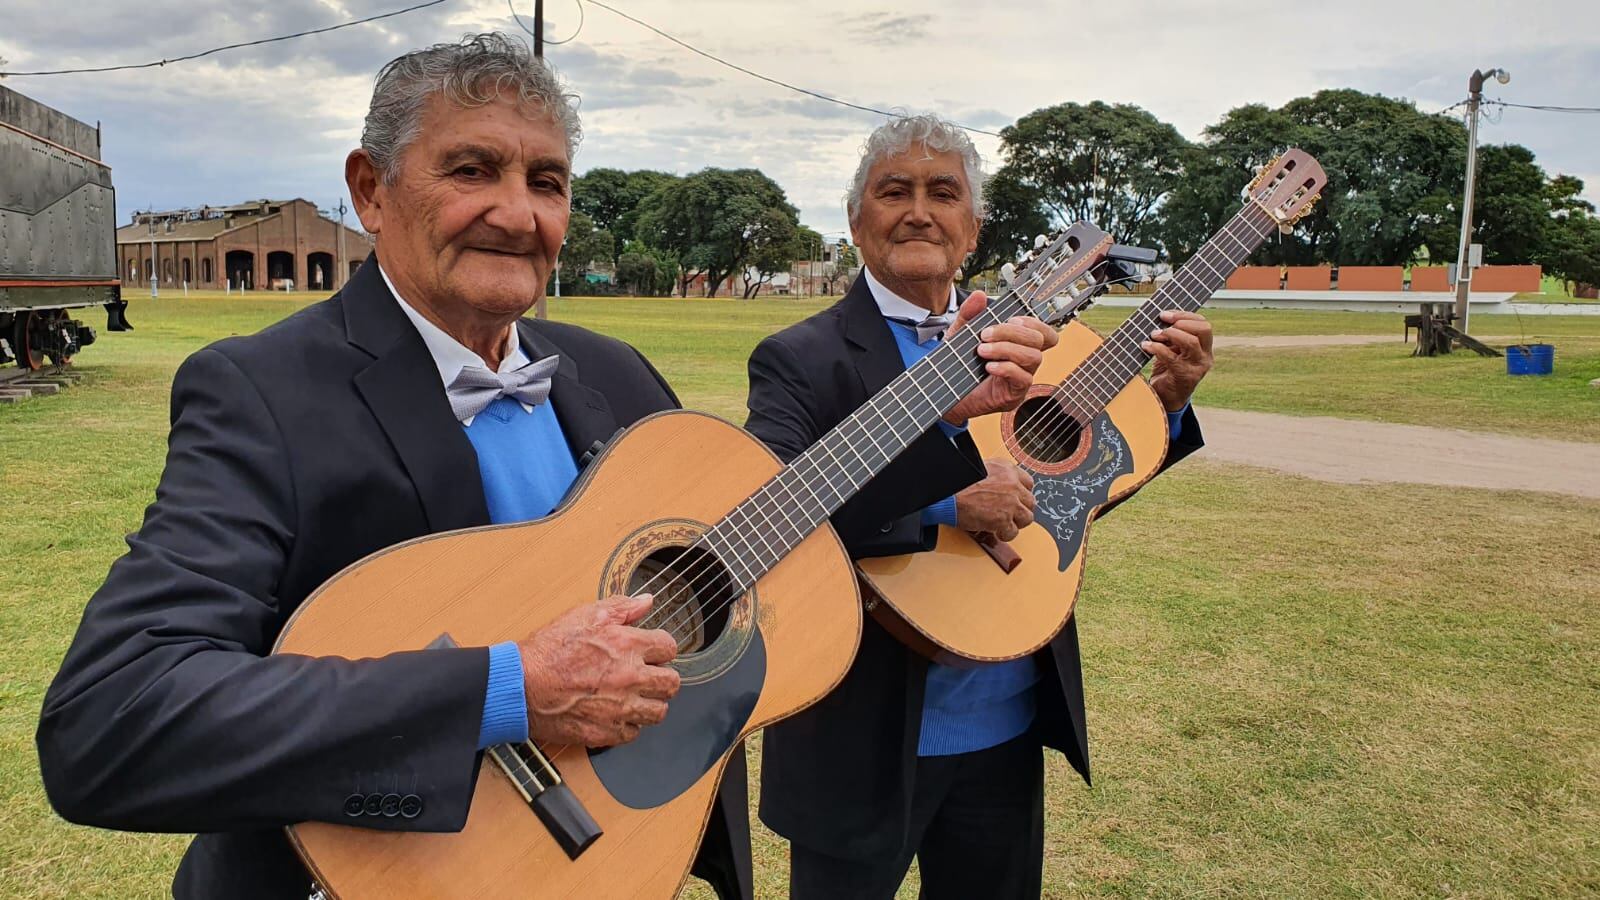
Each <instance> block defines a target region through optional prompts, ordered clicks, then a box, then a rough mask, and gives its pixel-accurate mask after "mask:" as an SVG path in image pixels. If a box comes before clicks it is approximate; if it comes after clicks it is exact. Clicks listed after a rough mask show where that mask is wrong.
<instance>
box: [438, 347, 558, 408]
mask: <svg viewBox="0 0 1600 900" xmlns="http://www.w3.org/2000/svg"><path fill="white" fill-rule="evenodd" d="M560 362H561V357H559V356H546V357H545V358H544V359H541V360H539V361H538V362H531V363H528V364H527V365H525V366H522V367H521V368H518V369H515V370H513V371H510V372H506V373H505V374H501V373H499V372H491V371H489V370H488V369H485V368H484V367H482V366H464V367H462V369H461V373H460V374H459V375H457V376H456V380H455V381H452V382H450V386H449V387H448V388H446V389H445V394H446V395H447V396H448V397H449V398H450V411H451V412H453V413H455V415H456V421H458V422H465V421H466V420H468V419H470V418H472V417H473V416H475V415H477V414H478V413H481V412H483V411H484V409H485V408H486V407H487V406H488V405H489V404H491V403H493V402H494V401H496V400H498V399H500V398H501V397H515V398H516V399H518V400H521V401H522V402H523V403H526V404H528V405H529V406H538V405H539V404H541V403H543V402H544V401H545V398H546V397H549V396H550V376H551V375H554V374H555V371H556V366H557V365H558V364H559V363H560Z"/></svg>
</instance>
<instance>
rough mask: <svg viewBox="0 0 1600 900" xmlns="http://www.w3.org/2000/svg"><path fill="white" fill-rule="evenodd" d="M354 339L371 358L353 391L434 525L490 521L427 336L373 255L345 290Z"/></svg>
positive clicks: (473, 458) (473, 457) (472, 456)
mask: <svg viewBox="0 0 1600 900" xmlns="http://www.w3.org/2000/svg"><path fill="white" fill-rule="evenodd" d="M340 298H341V302H342V304H343V306H344V314H345V328H346V331H347V334H348V337H349V341H350V343H351V344H352V345H354V346H356V347H358V348H359V349H361V350H362V351H364V352H366V353H367V354H368V355H370V356H372V357H373V361H372V364H371V365H369V366H367V368H365V369H363V370H362V371H360V372H358V373H357V374H356V376H355V385H356V390H357V391H359V392H360V393H361V397H362V399H363V400H365V401H366V404H367V408H368V409H370V410H372V415H373V416H374V417H375V418H376V419H377V420H378V425H379V427H381V428H382V429H383V432H384V434H385V435H387V436H388V438H389V442H390V443H391V444H392V445H393V446H394V449H395V453H397V454H398V455H399V457H400V462H401V464H402V465H404V466H405V470H406V474H407V475H409V476H410V478H411V482H412V484H413V485H415V486H416V490H417V497H418V499H419V500H420V501H421V502H422V510H423V514H424V515H425V516H426V518H427V520H428V528H429V529H430V530H431V531H450V530H453V529H456V528H468V527H472V526H474V525H487V524H488V523H489V508H488V506H487V504H486V503H485V502H484V498H483V480H482V476H481V475H480V474H479V472H478V455H477V453H476V452H475V451H474V450H473V449H472V442H470V441H468V440H467V435H466V431H465V430H464V429H462V427H461V425H460V423H459V422H457V421H456V417H455V415H454V414H453V413H451V411H450V402H449V400H447V399H446V398H445V393H444V385H442V384H440V383H439V370H438V368H437V366H435V364H434V362H433V356H432V355H431V354H430V353H429V352H428V347H427V345H426V344H424V343H423V342H422V337H421V336H420V335H418V334H417V330H416V329H415V328H414V327H412V325H411V322H410V321H409V320H407V319H406V316H405V313H404V312H402V311H401V309H400V306H399V302H398V301H397V300H395V299H394V296H393V295H392V294H390V293H389V289H388V286H387V285H385V284H384V283H383V278H382V276H381V275H379V273H378V264H377V260H376V258H375V257H368V258H367V261H366V263H364V264H363V265H362V266H361V268H360V270H359V271H357V272H356V274H355V275H354V276H353V277H352V278H351V279H350V283H349V284H348V285H346V286H345V289H344V290H343V291H342V292H341V294H340Z"/></svg>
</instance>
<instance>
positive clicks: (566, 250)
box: [561, 212, 616, 279]
mask: <svg viewBox="0 0 1600 900" xmlns="http://www.w3.org/2000/svg"><path fill="white" fill-rule="evenodd" d="M615 248H616V240H615V239H614V238H613V237H612V236H611V232H609V231H606V230H605V229H599V228H595V226H594V220H593V219H591V218H589V217H588V216H587V215H586V214H584V213H581V212H574V213H573V214H572V218H571V219H569V220H568V222H567V240H566V243H565V244H564V245H563V246H562V248H561V269H562V271H563V272H565V273H567V275H568V277H569V278H573V279H578V278H582V277H583V276H584V275H586V274H588V272H589V270H590V269H591V268H592V267H593V266H594V264H595V263H597V262H600V261H602V260H603V261H606V262H610V261H611V258H612V254H613V252H614V250H615Z"/></svg>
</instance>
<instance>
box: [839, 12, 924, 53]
mask: <svg viewBox="0 0 1600 900" xmlns="http://www.w3.org/2000/svg"><path fill="white" fill-rule="evenodd" d="M933 21H934V17H933V16H930V15H908V14H905V13H896V12H868V13H862V14H861V15H858V16H852V17H850V18H848V19H846V20H844V22H843V25H844V30H845V32H846V33H847V34H848V35H849V36H850V37H851V38H853V39H854V40H857V41H860V42H862V43H865V44H872V45H874V46H879V47H886V46H893V45H897V44H905V43H907V42H910V41H920V40H923V39H924V38H926V37H927V36H928V34H929V31H930V28H931V26H932V25H933Z"/></svg>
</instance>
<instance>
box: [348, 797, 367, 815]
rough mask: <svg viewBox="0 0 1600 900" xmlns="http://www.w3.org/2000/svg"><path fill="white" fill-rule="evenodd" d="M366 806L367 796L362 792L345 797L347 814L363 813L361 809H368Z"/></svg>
mask: <svg viewBox="0 0 1600 900" xmlns="http://www.w3.org/2000/svg"><path fill="white" fill-rule="evenodd" d="M366 806H367V798H366V797H363V796H362V795H360V794H351V795H350V796H348V797H346V798H344V814H345V815H347V816H359V815H361V811H362V810H364V809H366Z"/></svg>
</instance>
